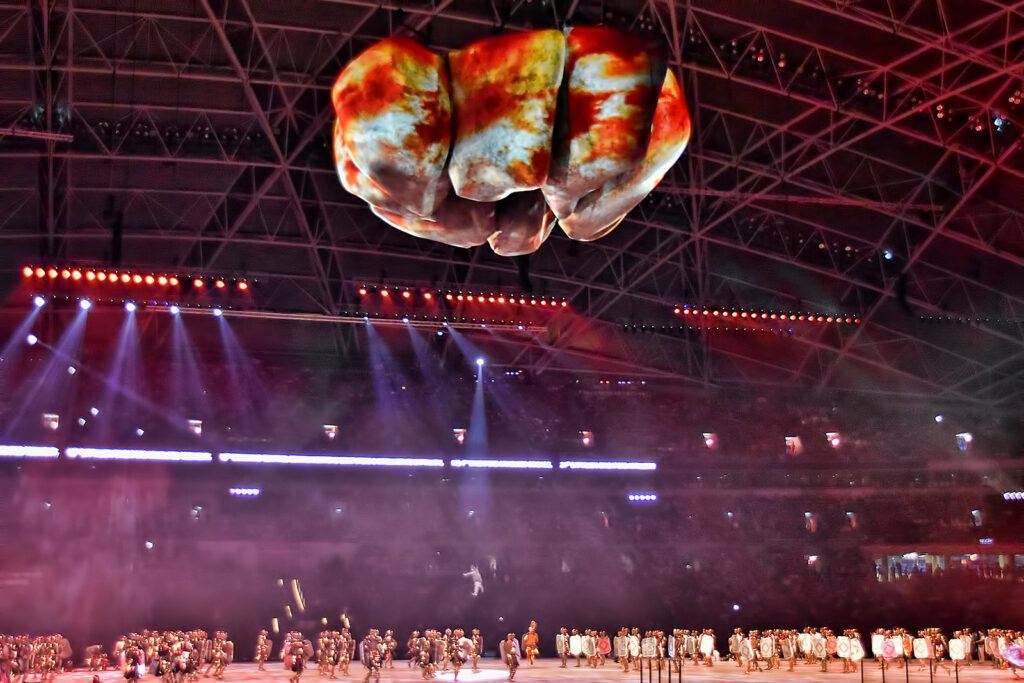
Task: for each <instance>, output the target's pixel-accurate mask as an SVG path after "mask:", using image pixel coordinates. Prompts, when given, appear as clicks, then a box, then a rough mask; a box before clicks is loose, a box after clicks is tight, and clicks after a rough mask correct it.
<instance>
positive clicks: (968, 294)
mask: <svg viewBox="0 0 1024 683" xmlns="http://www.w3.org/2000/svg"><path fill="white" fill-rule="evenodd" d="M602 21H603V22H605V23H606V24H609V25H613V26H623V27H628V28H631V29H633V30H636V31H641V32H651V33H660V34H663V35H664V36H665V38H666V40H667V41H668V42H669V45H670V46H671V54H672V56H673V60H672V61H673V66H672V68H674V69H676V70H677V73H678V75H679V76H680V77H681V82H682V83H683V84H684V87H685V91H686V95H687V98H688V101H689V105H690V108H691V111H692V115H693V119H694V136H693V138H692V140H691V143H690V146H689V149H688V150H687V152H686V153H685V154H684V156H683V157H682V159H681V160H680V162H679V163H678V164H677V166H676V167H675V168H674V169H673V171H672V172H671V173H670V174H669V176H668V177H666V179H665V181H664V182H663V183H662V185H661V186H660V187H659V188H658V190H657V191H656V192H655V193H654V194H653V195H652V196H651V197H650V198H648V200H646V201H645V202H644V203H643V204H642V205H641V206H640V207H638V208H637V209H636V210H634V212H633V213H632V214H631V215H630V217H629V219H628V220H627V221H626V222H625V223H624V224H623V225H621V226H620V227H619V228H618V229H617V230H615V231H614V232H613V233H612V234H611V235H610V236H608V237H607V238H605V239H603V240H600V241H598V242H596V243H590V244H580V243H573V242H571V241H570V240H568V239H567V238H565V237H564V236H562V235H561V234H559V233H558V232H557V231H556V234H555V235H553V236H552V237H551V238H550V239H549V240H548V242H547V243H546V244H545V245H544V246H543V247H542V248H541V249H540V251H539V252H537V253H536V254H534V255H533V257H532V258H530V259H528V261H527V260H525V259H519V260H511V259H506V258H502V257H499V256H496V255H494V254H493V253H492V252H491V250H490V249H489V248H487V247H486V246H485V247H482V248H477V249H473V250H462V249H455V248H452V247H448V246H445V245H441V244H436V243H432V242H426V241H422V240H417V239H414V238H411V237H408V236H406V235H404V234H402V233H400V232H398V231H396V230H393V229H391V228H388V227H387V226H385V225H384V224H383V223H381V222H380V221H379V220H378V219H376V218H375V217H374V216H373V215H372V214H371V213H370V212H369V210H368V209H367V208H366V206H365V205H364V204H363V203H362V202H361V201H359V200H357V199H355V198H354V197H352V196H351V195H349V194H347V193H346V192H345V191H344V190H343V189H342V188H341V186H340V185H339V183H338V181H337V179H336V176H335V173H334V169H333V166H332V161H331V156H330V146H329V136H330V130H331V124H332V121H333V111H332V109H331V106H330V99H329V91H330V86H331V84H332V82H333V80H334V78H335V77H336V75H337V73H338V72H339V71H340V69H341V68H342V67H343V66H344V65H345V64H346V63H347V62H348V60H350V59H351V58H352V57H353V55H355V54H358V53H359V51H360V50H362V49H363V48H365V47H367V46H368V45H370V44H372V43H373V42H375V41H377V40H379V39H380V38H383V37H385V36H388V35H392V34H395V33H403V32H404V33H406V34H412V35H416V36H419V37H420V38H421V39H422V40H423V41H425V42H426V43H427V44H429V45H430V46H431V47H433V48H435V49H437V50H439V51H444V50H447V49H450V48H454V47H460V46H463V45H466V44H468V43H469V42H471V41H473V40H476V39H479V38H482V37H486V36H489V35H493V34H494V33H496V32H499V31H514V30H522V29H524V28H540V27H552V26H564V25H566V24H571V23H597V22H602ZM1022 52H1024V2H1004V1H1001V0H1000V1H997V0H977V1H974V2H952V1H940V0H935V1H925V2H922V1H921V0H844V1H838V0H790V1H789V2H779V1H778V0H713V1H712V0H694V1H683V0H677V1H676V0H650V1H648V2H640V1H638V0H607V1H603V2H597V1H596V0H532V1H531V0H515V1H512V0H490V1H489V2H488V1H484V0H398V1H393V2H388V1H385V2H378V1H377V0H333V1H326V0H291V1H289V2H280V1H277V0H275V1H272V2H271V1H266V0H263V1H258V2H257V1H255V0H190V1H188V2H183V1H179V2H167V1H166V0H132V2H124V1H121V0H117V1H115V0H50V1H46V2H27V1H22V2H2V0H0V129H5V130H4V131H3V132H0V273H3V274H4V275H5V277H6V278H7V280H8V281H9V282H11V283H13V282H14V281H15V279H16V278H17V277H18V272H19V271H20V269H21V267H22V266H23V265H25V264H26V263H36V262H40V261H45V262H47V263H50V262H53V263H81V264H103V263H109V262H110V261H111V259H112V258H114V253H113V252H112V246H111V234H112V232H113V231H114V230H115V228H116V227H117V226H121V228H122V229H123V253H122V255H121V262H122V263H124V264H125V265H131V266H133V267H144V268H154V269H171V268H175V269H178V270H181V271H187V272H195V273H211V274H212V273H218V274H219V273H233V274H244V275H246V276H248V277H254V278H258V279H259V280H260V281H261V282H262V283H263V287H262V291H263V292H264V295H263V296H264V297H265V298H264V300H263V302H262V303H263V305H265V306H266V307H268V308H274V309H277V310H287V311H296V312H300V311H301V312H320V313H326V314H337V313H340V312H343V311H344V310H346V306H348V304H349V303H350V301H351V299H352V297H353V296H354V291H355V288H356V287H358V286H359V285H360V284H362V283H384V282H391V283H401V284H405V285H409V286H417V285H418V286H429V285H435V286H438V287H463V288H466V289H476V290H481V289H483V290H487V289H499V288H503V289H505V290H509V291H511V290H519V289H520V283H521V274H522V273H524V272H528V273H529V278H530V282H531V283H532V286H533V289H534V291H535V292H536V293H538V294H545V295H549V296H555V297H559V298H561V297H565V298H568V299H569V300H570V301H571V302H572V308H573V310H575V311H576V312H578V313H580V314H582V315H581V316H579V317H577V318H570V319H568V323H567V324H559V325H555V326H552V328H551V329H549V331H548V333H547V335H546V336H545V337H544V338H541V339H535V340H532V341H530V340H527V341H522V340H512V341H510V342H509V343H510V344H513V345H515V344H518V345H519V347H518V348H517V349H515V353H514V354H512V355H511V356H510V357H509V359H508V362H509V363H513V362H514V363H516V364H518V365H521V366H526V365H530V366H533V367H535V368H536V369H538V370H540V369H543V368H552V369H557V368H573V367H575V366H578V365H585V366H587V367H588V368H591V369H595V368H596V369H602V368H607V369H609V370H615V371H617V372H636V373H638V374H644V375H661V376H665V377H673V378H680V379H682V380H687V381H691V380H692V381H694V382H697V383H700V384H710V385H717V384H734V383H756V384H778V385H785V386H793V387H807V388H809V389H826V390H832V389H838V390H845V389H851V390H859V391H860V390H862V391H880V392H885V393H895V394H901V395H926V396H934V397H946V398H951V399H968V400H973V401H983V402H993V403H999V402H1008V401H1013V400H1014V399H1016V398H1019V397H1020V396H1021V395H1022V394H1024V325H1022V322H1024V203H1022V202H1021V197H1022V196H1024V151H1021V149H1020V148H1021V134H1022V132H1024V116H1022V113H1024V110H1022V109H1021V108H1020V106H1019V104H1018V103H1019V102H1020V101H1021V98H1024V94H1022V90H1024V61H1022V59H1021V57H1022ZM67 136H70V137H67ZM683 304H690V305H692V306H708V307H730V308H738V309H747V310H752V309H757V310H760V309H764V310H771V311H784V312H789V311H793V312H797V311H801V312H803V311H815V312H818V311H821V312H825V313H841V314H843V315H851V316H856V317H859V318H860V320H861V324H859V325H818V326H801V327H794V331H793V333H792V334H790V333H788V331H783V333H782V334H779V335H767V336H766V335H758V334H742V333H725V332H714V331H709V332H707V333H697V332H692V331H682V332H678V331H676V332H673V331H672V330H669V329H666V330H664V331H662V329H661V326H662V325H665V326H677V327H678V326H680V325H682V321H681V319H680V318H679V317H677V316H675V315H673V312H672V311H673V308H674V307H675V306H681V305H683ZM947 317H948V318H952V319H954V320H947V319H946V318H947ZM940 318H941V321H939V319H940ZM633 324H636V325H644V326H646V327H647V328H648V331H647V332H646V333H639V332H637V333H633V332H632V329H633V328H632V325H633ZM624 325H625V326H628V331H627V330H626V329H624ZM652 330H653V331H652Z"/></svg>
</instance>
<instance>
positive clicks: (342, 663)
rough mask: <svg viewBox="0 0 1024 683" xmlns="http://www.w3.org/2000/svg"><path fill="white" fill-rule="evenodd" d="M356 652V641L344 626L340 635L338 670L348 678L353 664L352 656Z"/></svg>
mask: <svg viewBox="0 0 1024 683" xmlns="http://www.w3.org/2000/svg"><path fill="white" fill-rule="evenodd" d="M355 650H356V641H355V638H353V637H352V634H351V633H349V630H348V627H346V626H343V627H342V628H341V633H339V634H338V651H337V656H338V668H339V669H340V670H341V674H342V675H343V676H348V667H349V664H351V663H352V654H353V653H354V652H355Z"/></svg>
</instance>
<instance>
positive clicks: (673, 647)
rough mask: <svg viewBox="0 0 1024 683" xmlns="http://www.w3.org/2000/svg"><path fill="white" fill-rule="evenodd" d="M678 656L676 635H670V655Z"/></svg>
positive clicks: (671, 657)
mask: <svg viewBox="0 0 1024 683" xmlns="http://www.w3.org/2000/svg"><path fill="white" fill-rule="evenodd" d="M675 656H676V637H675V636H669V637H668V657H669V659H675Z"/></svg>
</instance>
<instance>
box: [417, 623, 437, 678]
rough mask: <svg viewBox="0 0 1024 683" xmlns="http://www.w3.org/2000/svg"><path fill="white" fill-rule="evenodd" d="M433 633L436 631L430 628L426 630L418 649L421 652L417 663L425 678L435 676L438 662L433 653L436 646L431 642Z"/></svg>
mask: <svg viewBox="0 0 1024 683" xmlns="http://www.w3.org/2000/svg"><path fill="white" fill-rule="evenodd" d="M433 634H434V632H433V631H431V630H430V629H427V630H426V631H424V632H423V635H422V636H421V637H420V641H419V644H418V646H417V649H418V650H419V653H420V654H419V661H418V662H417V664H418V666H419V667H420V671H421V672H422V673H423V678H424V679H425V680H429V679H431V678H433V677H434V672H435V671H436V669H437V664H436V662H434V661H433V659H432V655H433V652H434V648H433V646H432V644H431V643H432V638H433Z"/></svg>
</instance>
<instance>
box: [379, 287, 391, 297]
mask: <svg viewBox="0 0 1024 683" xmlns="http://www.w3.org/2000/svg"><path fill="white" fill-rule="evenodd" d="M380 295H381V296H382V297H384V298H385V299H386V298H388V297H389V296H391V292H389V291H388V290H386V289H382V290H380Z"/></svg>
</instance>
